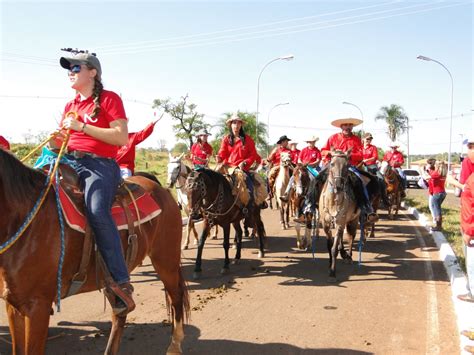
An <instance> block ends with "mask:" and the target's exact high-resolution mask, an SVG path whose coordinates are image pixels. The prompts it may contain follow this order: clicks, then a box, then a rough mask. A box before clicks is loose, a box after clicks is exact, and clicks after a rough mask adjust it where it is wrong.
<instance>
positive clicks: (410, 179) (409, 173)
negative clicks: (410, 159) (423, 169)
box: [403, 169, 421, 188]
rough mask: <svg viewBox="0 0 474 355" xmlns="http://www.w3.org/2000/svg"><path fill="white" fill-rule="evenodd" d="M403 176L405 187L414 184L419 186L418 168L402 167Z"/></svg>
mask: <svg viewBox="0 0 474 355" xmlns="http://www.w3.org/2000/svg"><path fill="white" fill-rule="evenodd" d="M403 172H404V173H405V177H406V179H407V187H410V186H414V187H416V188H419V186H418V180H420V179H421V175H420V173H419V171H418V170H415V169H403Z"/></svg>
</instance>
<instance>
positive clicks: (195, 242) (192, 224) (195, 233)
mask: <svg viewBox="0 0 474 355" xmlns="http://www.w3.org/2000/svg"><path fill="white" fill-rule="evenodd" d="M191 229H192V231H193V234H194V245H197V244H198V243H199V236H198V232H197V230H196V223H194V221H193V220H191Z"/></svg>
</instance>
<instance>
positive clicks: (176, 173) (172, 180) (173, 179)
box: [168, 159, 188, 190]
mask: <svg viewBox="0 0 474 355" xmlns="http://www.w3.org/2000/svg"><path fill="white" fill-rule="evenodd" d="M170 164H177V165H178V166H177V167H176V168H174V169H173V170H172V171H171V174H169V175H171V176H170V177H169V183H168V185H169V187H172V186H173V185H175V184H176V183H177V182H178V178H179V177H180V176H182V177H184V178H187V177H188V175H187V174H186V169H183V166H184V164H183V163H182V162H181V159H179V160H177V161H173V162H170V163H168V166H169V165H170ZM183 170H184V171H183ZM168 171H169V169H168ZM183 173H184V174H183ZM175 187H176V189H177V190H179V189H182V188H183V186H182V185H180V186H178V185H176V186H175Z"/></svg>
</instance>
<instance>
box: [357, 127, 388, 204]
mask: <svg viewBox="0 0 474 355" xmlns="http://www.w3.org/2000/svg"><path fill="white" fill-rule="evenodd" d="M373 139H374V137H373V136H372V133H369V132H367V133H365V134H364V136H363V137H362V142H363V144H364V146H363V147H362V162H363V163H364V166H365V168H366V169H367V171H368V172H369V173H371V174H372V175H376V176H377V178H378V181H379V185H380V191H381V197H382V201H383V203H384V204H385V205H386V206H388V205H389V201H388V198H387V186H386V185H385V179H384V178H383V176H382V173H381V172H380V170H379V168H378V166H377V161H378V158H379V153H378V150H377V147H376V146H375V145H373V144H372V140H373Z"/></svg>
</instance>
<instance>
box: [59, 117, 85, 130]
mask: <svg viewBox="0 0 474 355" xmlns="http://www.w3.org/2000/svg"><path fill="white" fill-rule="evenodd" d="M84 125H85V124H84V123H83V122H80V121H78V120H76V119H75V118H73V117H66V118H65V119H64V121H63V126H62V128H63V129H72V130H73V131H78V132H80V131H82V128H83V126H84Z"/></svg>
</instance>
